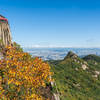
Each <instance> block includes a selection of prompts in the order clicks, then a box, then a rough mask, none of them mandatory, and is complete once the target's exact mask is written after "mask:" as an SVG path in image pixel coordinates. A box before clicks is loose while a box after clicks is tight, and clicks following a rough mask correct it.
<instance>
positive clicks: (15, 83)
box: [0, 46, 52, 100]
mask: <svg viewBox="0 0 100 100" xmlns="http://www.w3.org/2000/svg"><path fill="white" fill-rule="evenodd" d="M51 74H52V73H51V72H50V66H49V65H48V64H47V63H45V62H43V61H42V59H40V58H38V57H36V58H32V57H31V56H30V55H29V54H28V53H24V52H21V51H18V50H16V48H15V47H11V46H9V47H7V48H6V51H5V56H4V58H3V59H2V60H0V100H44V98H43V97H42V96H41V95H40V91H39V89H38V88H39V87H45V85H46V82H50V76H51Z"/></svg>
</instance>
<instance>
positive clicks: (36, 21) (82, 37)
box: [0, 0, 100, 48]
mask: <svg viewBox="0 0 100 100" xmlns="http://www.w3.org/2000/svg"><path fill="white" fill-rule="evenodd" d="M0 14H1V15H3V16H5V17H7V19H8V20H9V24H10V28H11V33H12V39H13V41H15V42H17V43H19V44H20V45H21V46H22V47H35V48H40V47H49V48H52V47H76V48H77V47H86V48H88V47H100V1H99V0H0Z"/></svg>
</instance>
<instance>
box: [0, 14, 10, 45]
mask: <svg viewBox="0 0 100 100" xmlns="http://www.w3.org/2000/svg"><path fill="white" fill-rule="evenodd" d="M1 17H2V18H4V17H3V16H1V15H0V18H1ZM9 44H11V32H10V27H9V24H8V21H5V20H0V46H2V45H4V46H7V45H9Z"/></svg>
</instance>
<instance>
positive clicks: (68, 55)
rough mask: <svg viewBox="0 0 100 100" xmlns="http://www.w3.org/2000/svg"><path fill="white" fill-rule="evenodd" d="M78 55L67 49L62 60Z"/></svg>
mask: <svg viewBox="0 0 100 100" xmlns="http://www.w3.org/2000/svg"><path fill="white" fill-rule="evenodd" d="M77 57H78V56H77V55H76V54H75V53H74V52H72V51H69V52H68V54H67V56H65V58H64V60H65V59H67V58H77Z"/></svg>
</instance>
